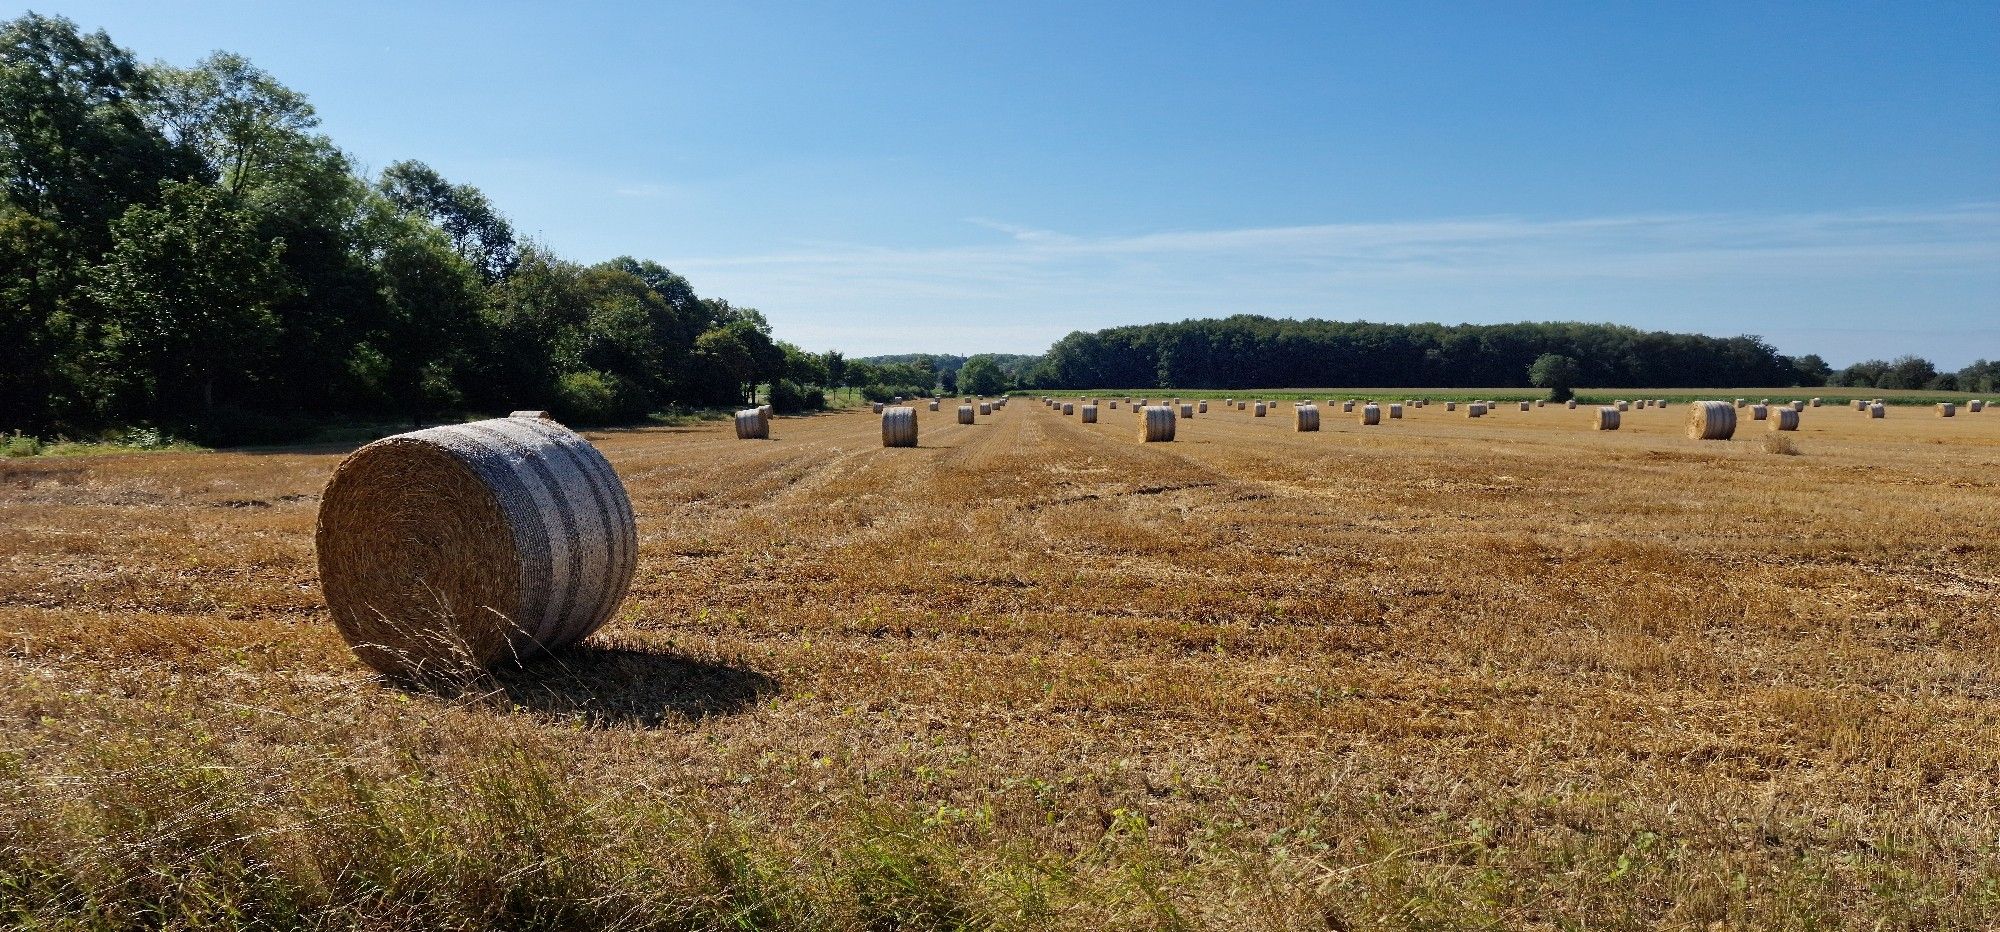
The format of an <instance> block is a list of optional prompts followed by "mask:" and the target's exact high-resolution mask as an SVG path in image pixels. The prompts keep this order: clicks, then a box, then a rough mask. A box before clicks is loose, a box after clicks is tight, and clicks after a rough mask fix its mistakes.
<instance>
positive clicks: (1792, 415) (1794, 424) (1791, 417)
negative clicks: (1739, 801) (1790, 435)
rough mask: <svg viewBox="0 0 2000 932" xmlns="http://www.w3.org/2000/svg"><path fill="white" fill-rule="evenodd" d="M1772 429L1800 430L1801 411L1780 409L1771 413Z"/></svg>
mask: <svg viewBox="0 0 2000 932" xmlns="http://www.w3.org/2000/svg"><path fill="white" fill-rule="evenodd" d="M1770 428H1771V429H1772V430H1798V429H1799V409H1797V408H1779V409H1778V410H1776V411H1773V412H1771V422H1770Z"/></svg>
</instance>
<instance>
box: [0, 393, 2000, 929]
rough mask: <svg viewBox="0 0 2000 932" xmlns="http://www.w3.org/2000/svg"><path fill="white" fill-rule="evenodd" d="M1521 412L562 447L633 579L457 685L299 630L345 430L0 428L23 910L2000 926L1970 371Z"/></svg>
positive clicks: (1250, 923) (664, 923) (0, 681)
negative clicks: (602, 605) (1930, 388)
mask: <svg viewBox="0 0 2000 932" xmlns="http://www.w3.org/2000/svg"><path fill="white" fill-rule="evenodd" d="M1344 393H1345V394H1361V393H1360V392H1358V391H1355V390H1346V391H1345V392H1344ZM1096 394H1103V395H1109V394H1112V393H1111V392H1099V393H1096ZM1246 394H1247V393H1246ZM1256 394H1258V395H1259V396H1263V395H1276V394H1278V393H1274V392H1258V393H1256ZM1326 394H1327V392H1326V391H1324V390H1322V391H1321V392H1320V396H1321V397H1325V396H1326ZM1378 394H1382V395H1383V397H1399V398H1400V397H1406V396H1408V397H1415V396H1417V395H1420V394H1422V393H1421V392H1420V391H1418V390H1406V391H1398V392H1395V393H1393V394H1390V393H1378ZM1487 394H1488V395H1489V396H1491V395H1493V394H1494V393H1490V392H1489V393H1487ZM1648 394H1660V393H1658V392H1648ZM1086 397H1087V396H1086ZM1433 397H1439V396H1436V395H1433ZM1713 397H1727V396H1725V395H1724V394H1722V393H1717V394H1715V395H1714V396H1713ZM1774 397H1776V396H1775V395H1774ZM1829 397H1831V396H1829ZM1593 404H1594V402H1593ZM1511 407H1512V406H1507V407H1506V408H1503V409H1502V410H1497V411H1494V412H1492V413H1490V414H1489V415H1487V416H1486V417H1483V418H1479V419H1476V420H1474V419H1469V418H1467V417H1466V416H1465V414H1464V413H1463V412H1458V413H1455V414H1454V413H1449V412H1448V411H1447V408H1446V406H1444V405H1436V406H1430V407H1423V408H1418V407H1409V408H1406V409H1405V410H1404V411H1403V416H1402V418H1401V419H1399V420H1393V421H1391V420H1385V421H1384V422H1383V424H1382V425H1379V426H1373V427H1367V428H1364V427H1362V426H1361V425H1359V424H1358V423H1356V421H1355V419H1354V418H1337V419H1330V420H1328V421H1327V422H1326V423H1325V425H1324V426H1323V427H1322V428H1321V430H1320V431H1319V432H1316V433H1299V432H1297V431H1295V430H1293V423H1292V419H1291V418H1290V416H1289V414H1290V409H1289V407H1286V408H1284V409H1282V410H1281V411H1280V415H1282V416H1274V417H1266V418H1261V419H1260V418H1257V417H1254V416H1253V415H1252V413H1251V412H1250V411H1244V410H1238V409H1236V408H1234V407H1228V406H1217V407H1216V408H1214V409H1212V410H1211V413H1210V414H1208V415H1206V416H1203V417H1198V418H1194V419H1191V420H1187V421H1184V422H1182V423H1180V424H1179V426H1178V435H1177V437H1176V439H1175V440H1174V441H1173V442H1170V443H1153V444H1146V443H1141V442H1140V441H1139V438H1138V437H1137V436H1136V431H1135V430H1134V424H1133V421H1134V418H1132V417H1125V416H1121V417H1118V418H1107V419H1104V420H1102V422H1101V423H1096V424H1084V423H1081V422H1080V421H1079V420H1078V419H1076V418H1073V417H1072V418H1065V417H1062V416H1061V415H1060V414H1058V413H1056V412H1054V411H1051V410H1048V409H1047V408H1044V407H1042V406H1039V405H1033V404H1023V405H1010V406H1008V407H1006V408H1004V409H1000V410H997V411H996V412H995V413H994V415H993V416H992V417H991V418H983V419H980V421H979V422H978V423H976V424H968V425H961V424H957V423H951V421H953V420H954V419H955V418H954V412H952V411H949V410H947V411H945V412H928V411H923V412H919V413H918V419H919V422H920V423H921V425H922V426H921V444H920V446H919V447H917V448H915V449H885V448H883V446H882V445H881V419H880V418H879V417H878V416H876V415H873V414H870V413H869V411H868V409H867V408H865V407H864V408H861V409H858V410H855V411H849V412H841V413H834V414H827V415H821V416H815V417H799V418H780V419H779V420H778V423H777V425H776V427H775V428H774V429H773V430H772V432H771V433H772V436H773V437H774V438H775V439H772V440H770V441H768V442H759V443H740V442H737V441H736V440H735V439H734V433H733V428H732V427H731V425H729V424H727V423H714V424H703V425H699V426H695V427H686V428H658V429H640V430H630V431H609V432H599V433H591V434H588V436H589V437H590V439H591V440H592V441H593V442H594V443H596V444H597V445H598V447H599V449H600V450H602V451H603V453H604V454H605V455H606V456H607V457H608V458H609V460H610V461H611V463H612V464H613V465H614V467H616V469H617V471H618V472H619V474H620V476H621V477H622V478H623V480H624V482H625V484H626V486H627V488H628V489H629V491H630V493H631V496H632V501H633V507H634V510H635V512H636V513H637V516H638V525H639V534H640V557H639V567H638V572H637V575H636V577H635V578H634V581H633V585H632V590H631V595H630V597H629V598H628V600H627V601H626V603H625V604H624V606H623V608H622V609H621V610H620V611H619V612H618V614H617V616H616V617H615V618H614V619H613V620H612V621H611V622H610V623H609V624H608V625H607V626H606V627H605V628H604V629H603V630H601V631H600V632H598V633H597V634H596V635H595V636H594V637H592V638H591V639H590V640H589V641H587V642H586V643H585V645H584V646H583V647H582V648H580V649H577V650H574V651H571V652H568V653H566V654H564V655H561V656H560V657H558V658H555V659H552V660H550V661H546V662H539V663H535V664H532V665H530V666H529V667H527V668H525V669H520V670H507V671H501V672H499V673H497V674H495V675H494V676H492V677H490V678H486V679H478V680H473V681H469V682H467V683H466V684H465V688H464V691H463V692H462V693H460V694H457V695H454V696H443V695H439V694H437V693H433V692H425V691H416V690H409V689H404V688H400V687H398V686H396V685H394V684H392V683H389V682H386V681H384V680H382V679H380V678H378V677H376V676H374V675H373V674H372V672H371V671H370V670H368V669H367V668H365V667H363V666H362V665H361V664H359V663H358V662H356V661H355V660H354V658H353V657H352V656H351V655H350V654H349V653H348V652H347V649H346V648H345V646H344V645H343V644H342V642H341V639H340V637H339V635H338V633H337V632H336V631H335V630H334V627H333V625H332V623H331V621H330V620H329V618H328V615H327V612H326V610H325V608H324V606H323V604H322V602H321V599H320V594H319V591H318V581H317V579H316V578H315V576H314V569H313V566H314V563H313V554H312V539H313V519H314V511H315V508H316V506H317V498H318V495H319V492H320V489H321V487H322V485H323V484H324V483H325V481H326V479H327V476H328V474H329V473H330V471H331V470H332V468H333V466H334V464H335V463H337V462H338V461H339V459H340V456H341V455H342V454H343V453H344V452H345V451H344V450H330V451H326V452H314V453H298V452H274V453H261V454H252V453H234V452H230V453H212V454H204V453H194V454H187V453H166V454H153V455H138V456H122V457H95V458H77V459H62V460H52V459H36V460H22V461H4V460H0V637H4V644H5V652H4V654H0V720H4V722H5V726H4V727H5V729H6V737H7V741H6V751H5V752H4V755H0V763H4V764H5V769H4V771H0V794H4V796H5V798H6V801H7V803H8V805H7V806H6V809H5V814H4V815H0V839H4V844H5V849H4V853H0V874H4V875H5V876H6V877H7V878H8V879H9V880H10V885H8V886H6V887H5V888H4V889H0V908H4V909H6V910H11V913H10V916H13V917H25V918H17V919H16V921H18V922H19V923H21V924H27V925H33V924H34V923H33V922H30V921H28V920H31V919H37V918H50V917H54V916H58V915H77V916H86V915H89V916H104V917H109V919H107V920H106V921H107V924H110V925H114V926H116V925H120V924H127V925H147V924H155V925H158V924H167V925H173V924H176V923H178V924H181V925H194V924H196V923H194V922H193V921H192V920H191V919H190V918H189V917H198V916H201V915H204V914H203V913H202V912H201V911H202V909H204V908H205V907H204V905H203V904H214V903H218V902H223V903H230V904H233V906H234V908H238V909H243V910H248V911H251V912H253V913H254V912H255V911H258V910H266V911H269V912H270V913H271V914H273V915H276V914H282V913H283V912H284V910H287V909H290V910H307V911H316V912H315V913H314V914H316V915H319V916H322V917H333V918H330V919H326V920H325V921H327V922H329V923H332V924H334V925H361V926H366V927H369V928H404V927H410V928H415V927H425V926H434V925H438V924H443V923H444V920H445V919H447V918H452V917H461V916H465V915H485V916H489V917H493V918H491V919H490V920H489V921H490V922H491V923H492V926H493V927H496V928H499V927H516V928H518V927H524V926H537V925H539V926H541V927H576V926H590V927H597V928H624V927H664V928H720V927H730V928H801V929H803V928H855V929H863V928H937V927H962V926H973V927H980V926H998V927H1006V928H1044V927H1061V928H1078V929H1102V928H1188V927H1193V928H1217V929H1326V928H1334V929H1371V928H1397V929H1402V928H1410V929H1415V928H1458V927H1487V926H1490V927H1496V928H1559V927H1560V928H1585V927H1587V928H1591V929H1650V928H1662V927H1667V928H1706V927H1709V926H1711V925H1719V926H1722V927H1755V928H1795V929H1806V928H1878V927H1879V928H1905V929H1932V928H1979V927H1986V926H1988V925H1989V924H1990V923H1991V922H1992V917H1993V916H1995V915H1996V914H2000V860H1996V859H1995V856H1994V844H1995V839H2000V809H1996V807H1995V806H1994V805H1993V802H1992V801H1993V800H1994V799H1996V798H2000V673H1996V667H2000V415H1997V414H1994V413H1992V412H1984V413H1978V414H1970V413H1968V414H1963V415H1962V416H1959V417H1955V418H1951V419H1943V418H1937V417H1931V416H1925V417H1916V416H1900V417H1894V418H1889V419H1886V420H1876V419H1869V418H1864V417H1858V416H1856V415H1855V414H1854V413H1853V412H1852V411H1849V410H1847V409H1846V408H1844V407H1842V408H1824V409H1809V410H1808V411H1807V412H1805V413H1803V414H1801V415H1800V416H1799V417H1800V427H1799V430H1798V431H1797V433H1796V434H1791V435H1788V436H1791V437H1794V438H1795V439H1796V446H1797V448H1798V451H1799V453H1800V455H1796V456H1775V455H1770V454H1767V453H1765V452H1763V445H1762V443H1761V442H1760V441H1762V439H1763V434H1764V431H1762V430H1758V431H1755V432H1749V431H1740V432H1739V433H1738V435H1737V438H1736V439H1734V440H1731V441H1726V442H1725V441H1716V442H1708V443H1700V442H1695V441H1691V440H1688V439H1686V437H1685V436H1684V434H1683V431H1684V429H1685V424H1684V420H1685V417H1686V412H1685V410H1684V409H1685V405H1681V404H1670V405H1669V406H1668V407H1666V408H1665V409H1658V408H1646V409H1643V410H1641V409H1638V408H1634V409H1633V410H1630V411H1627V412H1626V413H1625V414H1624V415H1623V422H1622V424H1621V426H1620V428H1619V429H1618V430H1617V431H1615V432H1609V431H1596V430H1593V429H1592V426H1593V424H1594V418H1595V417H1596V412H1595V410H1594V409H1589V408H1587V409H1577V410H1572V409H1566V408H1561V407H1555V406H1551V407H1546V408H1535V409H1533V410H1531V411H1525V412H1523V411H1517V410H1511ZM148 917H150V918H148ZM342 917H345V918H342Z"/></svg>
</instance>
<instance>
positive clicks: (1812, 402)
mask: <svg viewBox="0 0 2000 932" xmlns="http://www.w3.org/2000/svg"><path fill="white" fill-rule="evenodd" d="M1806 404H1809V405H1811V406H1813V407H1815V408H1817V407H1819V399H1818V398H1814V399H1812V400H1811V401H1808V402H1806Z"/></svg>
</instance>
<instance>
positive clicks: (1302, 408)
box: [1292, 404, 1319, 433]
mask: <svg viewBox="0 0 2000 932" xmlns="http://www.w3.org/2000/svg"><path fill="white" fill-rule="evenodd" d="M1292 417H1293V427H1294V428H1295V429H1296V430H1298V431H1300V432H1301V433H1307V432H1311V431H1315V430H1318V429H1319V405H1312V404H1305V405H1299V406H1298V407H1297V408H1295V409H1293V411H1292Z"/></svg>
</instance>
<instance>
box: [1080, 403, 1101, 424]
mask: <svg viewBox="0 0 2000 932" xmlns="http://www.w3.org/2000/svg"><path fill="white" fill-rule="evenodd" d="M1076 414H1077V416H1078V417H1080V418H1082V419H1083V422H1084V423H1085V424H1095V423H1097V406H1096V405H1084V406H1083V407H1082V408H1080V409H1078V410H1077V412H1076Z"/></svg>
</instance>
